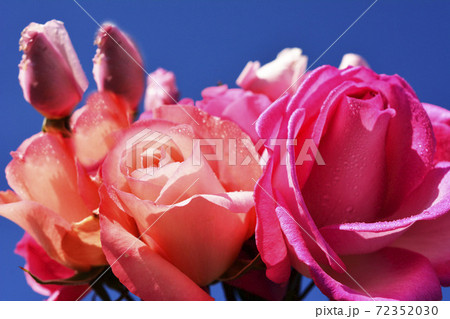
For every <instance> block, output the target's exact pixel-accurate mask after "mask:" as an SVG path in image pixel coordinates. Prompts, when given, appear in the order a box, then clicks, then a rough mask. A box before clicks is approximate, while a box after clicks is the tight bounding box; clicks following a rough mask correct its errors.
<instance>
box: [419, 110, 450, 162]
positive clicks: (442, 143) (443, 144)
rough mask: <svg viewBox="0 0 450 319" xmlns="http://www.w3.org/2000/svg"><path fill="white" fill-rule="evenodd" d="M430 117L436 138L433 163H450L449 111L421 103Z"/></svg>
mask: <svg viewBox="0 0 450 319" xmlns="http://www.w3.org/2000/svg"><path fill="white" fill-rule="evenodd" d="M422 105H423V107H424V108H425V111H426V112H427V114H428V116H429V117H430V120H431V124H432V125H433V131H434V136H435V137H436V154H435V159H434V161H435V163H437V162H440V161H450V111H449V110H446V109H444V108H442V107H439V106H436V105H432V104H427V103H422Z"/></svg>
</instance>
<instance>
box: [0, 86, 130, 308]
mask: <svg viewBox="0 0 450 319" xmlns="http://www.w3.org/2000/svg"><path fill="white" fill-rule="evenodd" d="M93 123H95V125H92V124H93ZM128 125H129V124H128V118H127V114H126V111H125V105H122V104H120V103H119V99H117V98H116V97H115V96H114V95H113V94H112V93H94V94H93V95H91V96H90V97H89V98H88V101H87V104H86V105H85V106H83V107H82V108H80V109H79V110H77V111H76V112H75V114H74V116H73V117H72V119H71V123H70V127H71V129H70V131H71V135H70V137H63V136H62V134H61V133H59V132H57V131H54V132H52V133H39V134H36V135H34V136H32V137H31V138H29V139H27V140H25V141H24V142H23V143H22V145H21V146H20V147H19V148H18V149H17V151H16V152H13V153H12V156H13V160H12V161H11V162H10V163H9V164H8V166H7V168H6V178H7V180H8V184H9V186H10V187H11V188H12V189H13V190H14V192H12V191H7V192H2V193H0V195H1V196H0V215H1V216H4V217H6V218H8V219H10V220H11V221H13V222H15V223H16V224H18V225H19V226H20V227H22V228H23V229H25V231H26V232H27V234H26V236H25V237H24V239H23V240H22V241H21V243H19V246H18V247H21V249H19V248H18V251H19V252H20V254H21V255H22V256H23V257H24V258H25V259H26V262H27V265H29V266H30V268H29V269H28V268H27V266H26V267H25V268H26V269H28V270H30V272H31V273H32V274H33V275H35V276H37V277H38V278H40V279H43V280H48V279H52V280H56V279H59V280H61V279H66V278H68V277H70V276H71V275H73V274H74V271H76V272H85V271H89V270H90V269H91V268H92V267H93V266H100V265H105V264H106V260H105V257H104V255H103V252H102V249H101V245H100V227H99V222H98V217H97V213H96V210H97V209H98V205H99V195H98V184H99V183H100V181H99V180H98V177H97V167H98V165H100V163H101V162H102V160H103V158H104V156H105V154H106V153H107V152H108V150H109V148H110V147H111V146H112V141H113V140H112V139H111V138H110V135H111V134H112V133H113V132H114V131H117V130H120V129H122V128H125V127H127V126H128ZM88 171H89V173H90V175H89V174H88ZM16 194H17V195H16ZM30 238H32V239H30ZM50 261H51V262H50ZM47 263H49V264H50V265H51V267H50V266H49V267H48V268H46V269H43V267H42V266H41V265H43V264H47ZM65 275H67V277H64V276H65ZM61 276H62V277H61ZM27 278H28V277H27ZM28 282H29V283H31V282H32V280H31V279H29V280H28ZM30 286H31V287H32V288H33V289H35V290H36V291H37V292H40V293H43V294H46V295H50V293H51V296H50V299H54V298H56V299H58V300H60V299H67V298H70V297H71V296H72V297H74V296H75V294H76V292H79V291H80V288H79V287H77V288H74V289H73V290H71V289H66V288H64V289H63V288H62V287H59V286H58V287H55V286H53V285H51V286H41V285H39V284H37V283H35V284H33V285H32V284H30ZM37 287H40V288H37ZM85 289H86V287H84V290H85ZM70 292H73V293H72V294H68V293H70ZM82 292H83V291H81V292H80V293H79V294H78V295H77V296H75V298H78V297H79V296H80V295H81V293H82Z"/></svg>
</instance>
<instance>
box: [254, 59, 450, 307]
mask: <svg viewBox="0 0 450 319" xmlns="http://www.w3.org/2000/svg"><path fill="white" fill-rule="evenodd" d="M436 112H438V113H439V114H442V116H440V118H442V119H443V118H444V115H443V114H444V113H445V114H448V112H447V111H444V110H443V109H440V108H439V109H436ZM257 131H258V133H259V135H260V136H261V137H262V138H266V139H271V138H272V139H273V138H275V139H279V140H280V139H281V141H284V147H279V146H276V145H273V143H272V144H270V143H269V142H267V144H266V145H267V150H268V152H269V153H270V155H271V157H270V159H269V161H268V164H267V167H266V168H265V172H264V173H263V176H262V177H261V179H260V180H259V182H258V185H257V187H256V189H255V199H256V211H257V228H256V234H255V236H256V242H257V247H258V249H259V251H260V253H261V257H262V260H263V261H264V262H265V264H266V266H267V276H268V277H269V278H270V279H271V280H273V281H275V282H278V283H281V282H285V281H287V279H288V278H289V273H290V267H291V266H293V267H295V268H296V269H297V270H298V271H299V272H301V273H302V274H304V275H306V276H310V277H311V278H312V279H313V280H314V282H315V283H316V285H317V286H318V287H319V289H320V290H321V291H322V292H323V293H324V294H326V295H327V296H328V297H330V298H331V299H338V300H370V299H372V298H373V299H400V300H416V299H418V300H422V299H423V300H425V299H426V300H429V299H439V298H441V290H440V284H442V285H448V284H450V280H449V278H450V267H449V266H448V265H449V263H450V259H449V256H450V251H449V247H450V245H449V237H448V228H449V226H450V215H449V207H450V198H449V186H450V174H449V170H450V165H449V164H448V162H439V163H437V164H434V163H433V162H434V149H435V140H434V136H433V128H432V126H431V123H430V119H429V117H428V115H427V113H426V112H425V110H424V108H423V106H422V104H421V103H420V102H419V100H418V98H417V96H416V95H415V93H414V91H413V90H412V89H411V87H410V86H409V85H408V84H407V83H406V82H405V81H404V80H403V79H402V78H400V77H399V76H397V75H394V76H387V75H378V74H376V73H374V72H373V71H371V70H369V69H367V68H365V67H354V68H348V69H346V70H338V69H336V68H334V67H331V66H323V67H320V68H318V69H316V70H315V71H313V72H311V73H310V74H309V75H308V76H307V78H306V79H305V80H304V82H303V83H302V85H301V86H300V87H299V89H298V91H297V92H296V93H295V95H294V96H293V97H291V96H289V95H284V96H283V97H282V98H281V99H280V100H278V101H277V102H275V103H274V104H273V105H271V107H270V108H269V109H267V111H266V112H265V113H263V114H262V115H261V117H260V119H259V120H258V122H257ZM441 132H444V131H441ZM446 132H447V133H443V134H441V135H439V134H437V138H438V139H439V140H438V145H441V142H440V139H442V138H444V139H445V138H447V139H448V131H446ZM308 140H312V141H313V142H314V143H315V145H317V146H318V151H319V152H318V153H316V155H318V154H319V153H320V155H321V156H322V158H323V160H324V162H325V165H319V164H318V163H317V162H316V161H315V160H314V158H313V156H311V160H310V161H304V162H303V164H302V165H300V164H299V163H301V161H298V160H297V157H298V155H299V152H300V150H301V147H302V145H304V143H305V141H308ZM442 145H445V144H442ZM281 146H283V145H281ZM310 155H314V154H310ZM302 160H303V159H302ZM296 163H297V164H298V165H297V164H296Z"/></svg>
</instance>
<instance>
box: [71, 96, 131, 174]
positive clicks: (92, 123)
mask: <svg viewBox="0 0 450 319" xmlns="http://www.w3.org/2000/svg"><path fill="white" fill-rule="evenodd" d="M70 126H71V130H72V137H71V139H70V141H71V143H72V147H73V149H74V152H75V154H76V156H77V158H78V160H79V161H80V162H81V164H83V166H84V167H86V168H87V169H88V170H94V169H96V168H97V167H98V165H99V164H100V163H101V161H102V160H103V159H104V157H105V156H106V154H107V152H108V151H109V150H110V149H111V148H112V146H113V145H114V140H113V138H112V135H111V134H112V133H113V132H116V131H118V130H120V129H122V128H125V127H128V126H129V122H128V117H127V114H126V112H125V109H124V106H123V105H122V103H121V102H120V101H119V99H118V98H117V97H115V96H114V95H113V94H110V93H107V92H103V93H95V94H93V95H91V96H90V97H89V99H88V101H87V103H86V105H85V106H83V107H82V108H80V109H78V110H77V111H75V113H74V114H73V116H72V117H71V122H70Z"/></svg>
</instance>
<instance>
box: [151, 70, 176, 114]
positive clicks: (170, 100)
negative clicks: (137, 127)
mask: <svg viewBox="0 0 450 319" xmlns="http://www.w3.org/2000/svg"><path fill="white" fill-rule="evenodd" d="M178 97H179V92H178V88H177V84H176V83H175V74H173V72H170V71H167V70H164V69H163V68H158V69H157V70H156V71H155V72H152V73H151V74H150V75H149V76H148V78H147V89H146V90H145V100H144V109H145V111H151V110H153V109H154V108H156V107H158V106H161V105H165V104H174V103H176V102H177V100H178Z"/></svg>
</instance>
